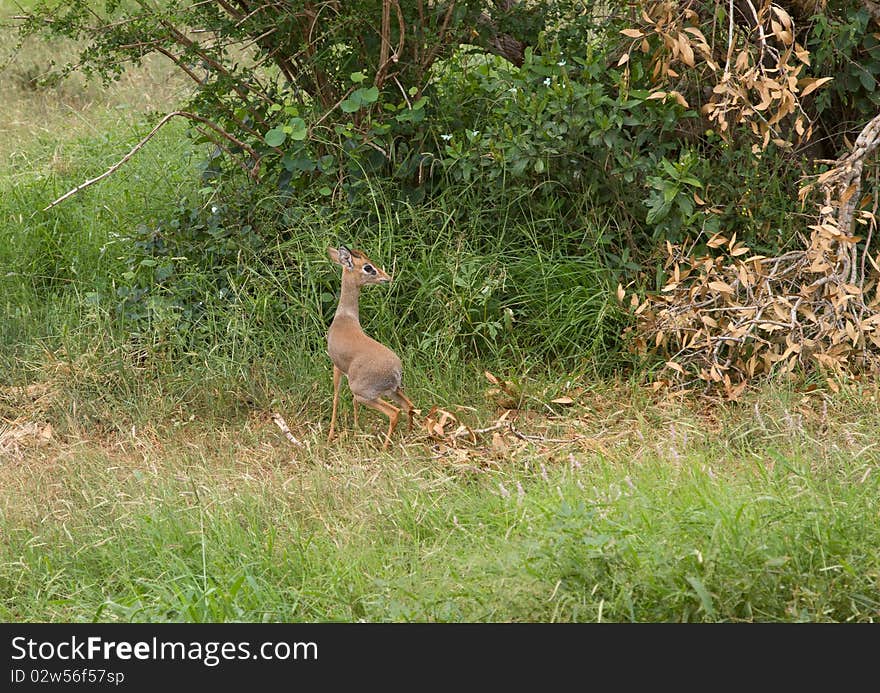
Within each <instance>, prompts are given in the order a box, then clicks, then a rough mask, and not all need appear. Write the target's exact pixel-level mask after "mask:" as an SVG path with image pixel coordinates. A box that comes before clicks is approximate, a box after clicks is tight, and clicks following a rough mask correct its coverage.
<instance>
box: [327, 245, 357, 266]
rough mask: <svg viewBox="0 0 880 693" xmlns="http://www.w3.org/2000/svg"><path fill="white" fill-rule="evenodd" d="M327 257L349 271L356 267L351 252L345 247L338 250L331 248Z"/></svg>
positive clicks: (328, 249) (342, 246)
mask: <svg viewBox="0 0 880 693" xmlns="http://www.w3.org/2000/svg"><path fill="white" fill-rule="evenodd" d="M327 255H329V256H330V259H331V260H333V262H335V263H336V264H338V265H342V266H343V267H345V268H347V269H352V267H353V266H354V265H353V263H352V260H351V251H350V250H349V249H348V248H346V247H345V246H344V245H341V246H339V247H338V248H334V247H333V246H330V247H329V248H327Z"/></svg>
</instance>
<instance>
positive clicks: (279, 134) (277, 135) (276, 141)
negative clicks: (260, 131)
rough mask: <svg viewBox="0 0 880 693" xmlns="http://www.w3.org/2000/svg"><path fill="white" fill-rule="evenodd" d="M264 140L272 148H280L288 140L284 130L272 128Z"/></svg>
mask: <svg viewBox="0 0 880 693" xmlns="http://www.w3.org/2000/svg"><path fill="white" fill-rule="evenodd" d="M263 139H264V141H265V142H266V144H268V145H269V146H270V147H279V146H281V145H282V144H284V140H286V139H287V133H286V132H284V128H280V127H278V128H272V129H271V130H269V132H267V133H266V136H265V137H264V138H263Z"/></svg>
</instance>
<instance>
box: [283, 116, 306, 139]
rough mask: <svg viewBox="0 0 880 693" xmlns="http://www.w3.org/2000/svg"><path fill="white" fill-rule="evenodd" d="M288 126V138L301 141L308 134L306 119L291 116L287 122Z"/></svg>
mask: <svg viewBox="0 0 880 693" xmlns="http://www.w3.org/2000/svg"><path fill="white" fill-rule="evenodd" d="M287 124H288V125H289V126H290V139H292V140H296V141H297V142H301V141H302V140H304V139H305V138H306V135H308V134H309V128H308V127H307V126H306V121H304V120H303V119H302V118H291V119H290V121H288V123H287Z"/></svg>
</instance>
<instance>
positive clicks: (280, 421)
mask: <svg viewBox="0 0 880 693" xmlns="http://www.w3.org/2000/svg"><path fill="white" fill-rule="evenodd" d="M272 421H274V422H275V425H276V426H278V428H280V429H281V432H282V433H283V434H284V437H285V438H287V440H289V441H290V442H291V444H293V445H295V446H296V447H298V448H301V447H303V444H302V443H300V442H299V441H298V440H297V439H296V438H295V437H294V435H293V433H291V432H290V429H289V428H288V427H287V422H286V421H285V420H284V417H283V416H281V414H278V413H277V412H276V413H273V414H272Z"/></svg>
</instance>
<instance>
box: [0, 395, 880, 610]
mask: <svg viewBox="0 0 880 693" xmlns="http://www.w3.org/2000/svg"><path fill="white" fill-rule="evenodd" d="M864 394H865V393H862V394H860V393H858V392H857V391H856V389H855V388H853V389H852V390H850V391H849V392H848V394H847V400H848V401H845V402H844V401H836V402H835V400H833V399H830V398H829V397H828V396H827V395H826V394H823V393H819V394H814V395H812V396H804V397H801V396H800V395H797V394H796V393H793V392H787V391H776V392H767V393H764V395H763V396H761V397H757V398H754V399H753V400H752V401H751V402H749V403H748V404H747V405H730V406H722V407H719V408H717V409H712V410H710V411H709V412H698V411H696V410H694V409H693V408H691V407H681V406H677V405H676V406H675V407H673V408H671V409H669V408H668V407H664V406H663V405H662V403H658V402H653V403H651V402H649V401H647V400H646V398H645V396H644V394H642V393H640V391H639V390H638V389H627V388H621V389H619V390H615V391H612V390H607V389H597V390H596V391H595V392H593V393H591V397H590V398H585V400H584V401H585V404H584V405H582V406H578V407H577V408H576V411H574V412H572V413H571V414H570V416H569V417H567V418H566V419H565V420H564V421H559V420H557V421H552V422H550V423H549V424H548V425H549V426H552V428H547V429H546V430H544V429H539V428H538V426H537V422H536V419H534V418H533V422H532V424H531V425H529V424H528V423H527V422H525V421H524V422H522V423H517V426H519V427H520V429H519V430H522V431H528V432H529V433H530V434H535V435H539V434H540V435H541V436H542V437H536V438H535V439H533V440H532V441H530V442H528V443H525V442H523V441H522V440H520V439H517V438H514V437H512V436H510V435H508V436H506V437H505V440H506V447H501V446H499V445H497V444H496V445H490V444H488V443H486V444H485V445H481V446H469V445H461V446H460V447H459V448H456V449H454V450H453V449H450V450H447V451H446V453H447V454H445V455H440V454H438V452H437V449H438V448H437V447H436V444H433V445H432V444H431V442H430V441H427V440H425V439H424V438H423V437H418V436H416V437H413V436H410V437H409V438H401V439H400V442H404V441H405V445H404V446H403V447H397V448H396V449H393V451H392V452H391V453H389V454H381V453H379V452H378V445H377V443H376V441H375V438H374V437H373V435H370V436H369V437H367V438H362V437H360V436H353V432H352V431H350V430H348V429H346V430H345V433H344V434H343V438H342V441H341V442H340V443H338V444H334V445H332V446H326V445H324V444H323V443H322V437H321V436H322V433H321V431H320V430H318V429H317V427H316V430H313V431H312V432H311V433H309V432H308V431H307V430H305V427H304V426H303V425H299V426H298V427H297V428H298V430H297V431H296V432H297V433H298V434H299V435H300V436H301V437H302V439H304V440H306V441H308V442H309V445H310V446H311V452H310V453H305V452H301V451H296V450H293V449H292V448H291V447H290V446H288V445H287V443H286V441H284V440H283V439H282V438H281V437H280V436H279V435H278V434H277V431H275V430H274V427H273V426H272V424H271V423H269V422H266V421H265V420H262V419H260V418H251V419H249V420H242V421H239V422H238V424H237V425H232V426H219V425H217V424H216V423H212V422H210V421H209V422H200V421H198V420H196V421H191V420H189V418H188V417H186V415H185V412H181V414H180V417H179V418H178V419H175V418H174V417H169V418H168V419H166V420H165V421H163V422H162V427H161V429H149V430H134V429H133V430H131V431H129V432H128V434H121V433H120V434H115V435H112V436H109V437H107V438H106V439H103V440H101V441H96V440H94V439H92V440H88V439H82V440H75V439H73V438H67V439H63V440H49V441H46V440H44V441H42V443H40V442H39V441H37V442H33V443H29V444H28V443H24V444H23V446H24V447H25V448H26V450H27V451H26V452H25V453H24V454H23V456H22V457H20V458H19V459H17V460H14V459H13V460H10V461H9V462H7V463H6V464H5V465H4V466H3V467H2V468H0V475H2V485H0V488H2V489H3V492H2V496H0V503H2V505H0V507H2V510H3V512H2V517H3V519H2V522H0V530H2V533H3V534H2V535H3V537H4V541H3V544H2V547H0V616H2V617H3V618H4V619H5V620H15V621H18V620H74V621H89V620H95V619H96V620H138V621H164V620H172V621H176V620H182V621H226V620H245V621H263V620H272V621H275V620H284V621H291V620H292V621H325V620H343V621H350V620H358V619H365V620H368V621H407V620H414V621H536V620H538V621H598V620H609V621H630V620H632V621H725V620H735V621H740V620H741V621H848V620H854V621H873V620H876V619H877V616H878V610H880V551H878V547H880V525H878V523H877V521H876V513H877V498H878V492H880V481H878V474H877V473H876V467H877V462H878V455H877V451H876V449H875V447H876V443H875V442H874V441H876V440H877V435H878V433H880V431H878V416H877V414H878V407H877V402H876V400H874V401H873V402H872V401H870V397H869V396H863V395H864ZM597 401H598V406H599V407H602V408H604V407H605V406H607V405H609V404H614V405H616V406H617V407H619V408H618V409H617V411H612V410H611V409H598V410H597V409H596V406H597V405H595V404H592V403H589V402H597ZM829 401H830V402H831V404H830V406H831V408H832V409H831V411H830V412H829V413H828V414H827V415H826V417H827V418H826V419H825V420H823V415H822V414H821V409H822V407H828V406H829V404H828V402H829ZM823 403H824V404H823ZM475 404H476V402H475ZM755 407H757V408H758V411H759V412H761V410H763V412H761V420H760V422H758V421H756V419H755V414H754V410H755ZM646 412H647V414H648V416H647V417H646V416H645V413H646ZM802 412H806V413H802ZM483 413H485V412H483ZM305 415H308V412H306V413H305ZM832 417H833V418H832ZM831 420H833V421H834V422H835V430H834V433H833V434H829V433H828V432H823V431H825V426H826V425H827V423H828V421H831ZM325 423H326V422H325ZM312 425H314V424H312ZM377 429H378V422H377V421H373V420H371V421H368V422H367V423H366V424H365V430H367V431H373V432H375V430H377ZM561 430H567V431H568V435H567V436H566V437H568V438H569V442H568V443H564V444H562V443H558V442H556V443H549V442H545V441H546V440H548V439H552V440H558V439H559V437H560V436H561V435H562V434H561V432H560V431H561ZM573 431H577V432H578V433H577V435H572V432H573ZM659 433H662V435H658V434H659Z"/></svg>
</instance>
